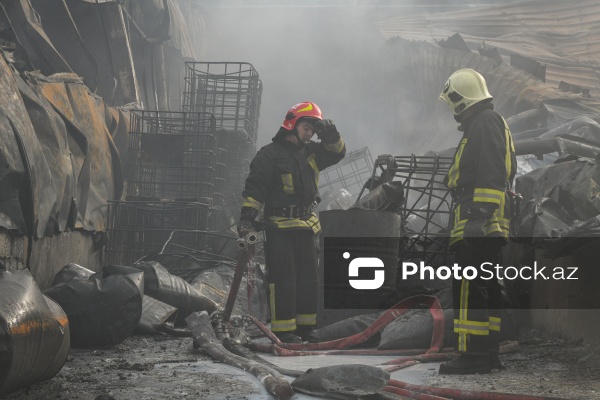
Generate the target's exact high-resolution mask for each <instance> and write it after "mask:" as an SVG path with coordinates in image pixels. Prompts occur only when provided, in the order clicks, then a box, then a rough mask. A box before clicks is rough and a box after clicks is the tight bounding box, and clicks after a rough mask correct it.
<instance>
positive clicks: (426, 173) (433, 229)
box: [358, 155, 453, 265]
mask: <svg viewBox="0 0 600 400" xmlns="http://www.w3.org/2000/svg"><path fill="white" fill-rule="evenodd" d="M451 164H452V158H451V157H440V156H438V155H434V156H415V155H411V156H396V157H394V156H391V155H382V156H379V157H378V158H377V160H376V161H375V165H374V167H373V174H372V179H371V180H369V181H368V183H367V185H366V186H369V185H376V184H378V183H383V182H391V181H399V182H401V183H402V188H403V191H404V197H403V200H402V204H401V205H400V207H399V209H398V213H399V214H400V215H401V217H402V221H403V223H404V226H403V231H404V232H406V237H405V241H404V245H403V246H401V251H400V259H401V260H403V261H411V260H417V261H425V262H431V263H432V264H429V265H443V264H444V263H445V262H446V261H447V259H448V228H449V223H450V217H451V214H452V207H453V201H452V195H451V192H450V190H449V189H448V188H446V186H445V184H444V178H445V177H446V175H447V174H448V171H449V169H450V166H451ZM378 172H379V174H378ZM367 189H369V188H368V187H367ZM363 190H364V188H363ZM363 190H361V192H360V194H359V196H358V197H359V198H360V197H361V196H362V193H363Z"/></svg>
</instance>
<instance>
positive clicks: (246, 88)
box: [183, 61, 262, 142]
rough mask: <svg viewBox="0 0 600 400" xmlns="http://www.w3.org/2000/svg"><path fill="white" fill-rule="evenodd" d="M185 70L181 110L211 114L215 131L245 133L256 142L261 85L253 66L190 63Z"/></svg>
mask: <svg viewBox="0 0 600 400" xmlns="http://www.w3.org/2000/svg"><path fill="white" fill-rule="evenodd" d="M185 70H186V73H185V89H184V92H183V110H184V111H199V112H208V113H211V114H213V115H214V116H215V118H216V119H217V127H218V128H222V129H227V130H228V131H245V132H246V133H247V134H248V136H249V137H250V138H251V139H252V141H253V142H256V136H257V133H258V119H259V114H260V103H261V97H262V82H261V80H260V78H259V76H258V72H256V70H255V69H254V67H253V66H252V64H249V63H244V62H196V61H189V62H186V63H185Z"/></svg>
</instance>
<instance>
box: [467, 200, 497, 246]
mask: <svg viewBox="0 0 600 400" xmlns="http://www.w3.org/2000/svg"><path fill="white" fill-rule="evenodd" d="M496 208H497V206H496V205H495V204H492V203H477V202H476V203H473V204H472V205H471V206H470V207H469V209H468V210H467V222H466V223H465V228H464V230H463V237H464V239H465V244H466V245H467V246H469V245H471V244H476V243H473V242H472V239H473V238H482V237H485V229H484V228H485V224H486V222H487V220H489V219H490V218H492V216H493V215H494V211H495V210H496ZM475 242H476V241H475Z"/></svg>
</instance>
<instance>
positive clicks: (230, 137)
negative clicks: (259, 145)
mask: <svg viewBox="0 0 600 400" xmlns="http://www.w3.org/2000/svg"><path fill="white" fill-rule="evenodd" d="M218 147H219V148H222V149H224V150H225V151H226V152H227V156H226V158H225V162H224V164H225V165H226V169H225V177H224V178H225V189H224V193H223V194H230V193H233V194H235V195H239V196H241V193H242V191H243V190H244V184H245V182H246V178H247V177H248V172H250V161H251V160H252V159H253V158H254V156H255V155H256V145H255V143H254V141H253V140H252V138H250V137H249V136H248V135H247V134H246V132H244V131H226V130H222V131H220V133H219V136H218Z"/></svg>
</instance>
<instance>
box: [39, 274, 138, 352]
mask: <svg viewBox="0 0 600 400" xmlns="http://www.w3.org/2000/svg"><path fill="white" fill-rule="evenodd" d="M80 272H81V270H80ZM85 275H86V273H85V271H83V274H82V276H85ZM143 293H144V286H143V273H142V272H136V273H132V274H129V275H124V276H121V275H114V276H108V277H106V278H103V277H102V274H95V275H92V276H91V277H90V278H89V279H87V280H84V279H71V280H70V281H68V282H66V283H59V284H57V285H54V286H52V287H50V288H48V289H46V290H45V291H44V294H46V295H47V296H48V297H50V298H52V299H53V300H55V301H56V302H57V303H58V304H60V306H61V307H62V308H63V309H64V310H65V312H66V313H67V316H68V318H69V323H70V325H71V344H72V346H73V347H83V348H103V347H110V346H114V345H117V344H119V343H121V342H122V341H123V340H125V339H127V338H128V337H129V336H131V335H132V334H133V332H134V331H135V329H136V327H137V326H138V323H139V321H140V318H141V315H142V297H143Z"/></svg>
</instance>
